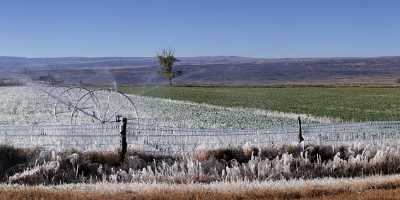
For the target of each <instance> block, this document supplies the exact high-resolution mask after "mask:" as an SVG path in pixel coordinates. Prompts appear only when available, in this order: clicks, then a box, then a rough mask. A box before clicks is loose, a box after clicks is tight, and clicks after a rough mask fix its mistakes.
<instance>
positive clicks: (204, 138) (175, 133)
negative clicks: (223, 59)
mask: <svg viewBox="0 0 400 200" xmlns="http://www.w3.org/2000/svg"><path fill="white" fill-rule="evenodd" d="M139 124H140V126H138V123H137V122H131V123H128V124H127V142H128V145H129V147H130V148H134V149H137V150H142V151H147V152H192V151H194V150H195V149H196V148H199V146H205V147H208V148H218V147H224V146H228V145H232V146H241V145H244V144H246V143H249V144H252V145H271V144H293V143H297V142H298V134H299V130H298V129H296V128H273V129H217V128H213V129H211V128H210V129H192V128H177V127H169V126H161V125H160V124H155V123H153V122H151V121H150V120H149V121H148V123H143V121H142V122H141V123H139ZM302 131H303V135H304V138H305V142H306V143H315V144H338V143H353V142H384V141H388V142H397V141H400V121H382V122H363V123H340V124H330V125H318V126H317V125H304V127H303V128H302ZM119 133H120V127H119V123H107V124H88V125H33V126H14V125H13V126H9V125H0V143H2V144H11V145H14V146H16V147H42V148H51V149H60V150H62V149H71V148H74V149H80V150H115V149H116V148H118V147H119V146H120V134H119Z"/></svg>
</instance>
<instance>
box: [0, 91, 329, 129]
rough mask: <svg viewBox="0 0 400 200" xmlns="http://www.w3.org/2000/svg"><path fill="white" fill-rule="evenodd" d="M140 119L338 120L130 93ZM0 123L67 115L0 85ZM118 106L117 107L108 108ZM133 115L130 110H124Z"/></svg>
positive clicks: (261, 123) (216, 122)
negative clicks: (61, 114)
mask: <svg viewBox="0 0 400 200" xmlns="http://www.w3.org/2000/svg"><path fill="white" fill-rule="evenodd" d="M129 96H130V98H131V99H132V100H133V102H134V103H135V105H136V107H137V109H138V114H139V118H149V119H152V118H158V119H163V120H166V121H169V122H168V124H169V125H171V123H170V122H171V121H172V122H173V123H172V125H173V126H175V125H176V126H185V127H188V128H281V127H297V117H298V116H300V117H302V119H303V121H304V123H306V124H319V123H331V122H335V121H337V119H330V118H320V117H313V116H310V115H305V114H293V113H282V112H275V111H269V110H261V109H252V108H229V107H221V106H214V105H207V104H198V103H193V102H188V101H177V100H170V99H161V98H152V97H142V96H136V95H129ZM0 100H1V104H0V124H32V123H55V122H58V123H60V122H61V123H64V124H68V123H70V114H69V113H67V114H65V116H64V117H59V118H58V120H57V121H56V120H55V117H54V115H53V111H54V101H52V100H51V98H50V97H48V96H47V95H46V94H44V93H42V92H40V91H38V90H35V88H31V87H0ZM111 109H117V108H111ZM127 115H130V116H131V117H134V115H133V113H127Z"/></svg>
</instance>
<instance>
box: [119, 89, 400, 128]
mask: <svg viewBox="0 0 400 200" xmlns="http://www.w3.org/2000/svg"><path fill="white" fill-rule="evenodd" d="M121 90H122V91H124V92H127V93H132V94H139V95H145V96H153V97H162V98H171V99H177V100H188V101H193V102H197V103H207V104H213V105H221V106H229V107H247V108H260V109H268V110H275V111H281V112H293V113H306V114H312V115H314V116H320V117H333V118H340V119H343V120H346V121H370V120H400V101H399V100H398V99H399V98H400V88H396V87H305V86H304V87H280V88H279V87H275V88H274V87H248V88H247V87H127V86H125V87H121Z"/></svg>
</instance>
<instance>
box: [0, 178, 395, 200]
mask: <svg viewBox="0 0 400 200" xmlns="http://www.w3.org/2000/svg"><path fill="white" fill-rule="evenodd" d="M399 195H400V176H398V175H395V176H386V177H385V176H380V177H379V176H374V177H367V178H356V179H319V180H310V181H302V180H291V181H278V182H261V183H255V182H250V183H246V182H239V183H214V184H188V185H169V184H140V183H136V184H112V183H102V184H77V185H73V184H71V185H60V186H51V187H50V186H21V185H2V186H0V200H3V199H4V200H6V199H7V200H8V199H60V200H63V199H99V200H100V199H111V200H125V199H176V200H179V199H320V200H327V199H341V200H343V199H399Z"/></svg>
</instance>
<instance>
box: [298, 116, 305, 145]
mask: <svg viewBox="0 0 400 200" xmlns="http://www.w3.org/2000/svg"><path fill="white" fill-rule="evenodd" d="M298 119H299V144H300V143H301V142H303V141H304V137H303V131H302V129H301V119H300V117H299V118H298Z"/></svg>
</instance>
